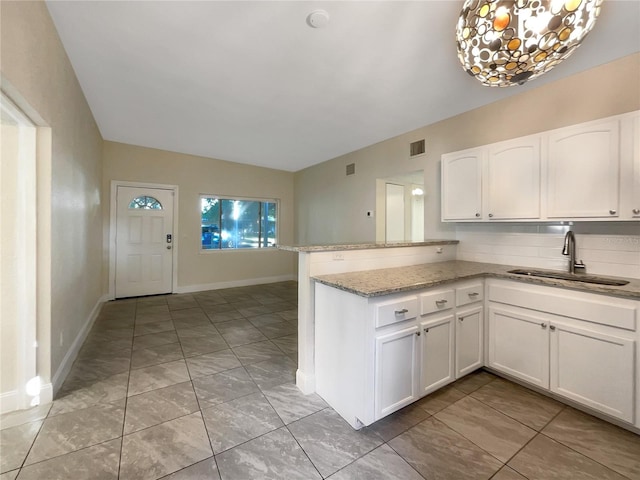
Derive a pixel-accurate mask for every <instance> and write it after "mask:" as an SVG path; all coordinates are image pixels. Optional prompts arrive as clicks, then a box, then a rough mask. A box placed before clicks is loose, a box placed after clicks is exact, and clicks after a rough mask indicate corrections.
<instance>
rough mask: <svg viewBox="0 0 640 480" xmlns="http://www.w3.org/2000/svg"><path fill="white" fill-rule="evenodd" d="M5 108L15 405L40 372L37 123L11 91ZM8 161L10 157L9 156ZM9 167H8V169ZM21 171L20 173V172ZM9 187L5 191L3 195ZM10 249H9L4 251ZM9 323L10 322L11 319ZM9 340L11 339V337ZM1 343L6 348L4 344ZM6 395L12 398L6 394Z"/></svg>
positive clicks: (0, 104) (23, 403) (1, 104)
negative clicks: (9, 125) (11, 145)
mask: <svg viewBox="0 0 640 480" xmlns="http://www.w3.org/2000/svg"><path fill="white" fill-rule="evenodd" d="M0 97H1V101H0V109H1V110H2V113H3V116H5V115H6V116H7V117H8V118H9V119H11V120H13V125H14V126H15V127H16V135H17V145H16V157H15V159H13V155H11V157H12V160H7V161H8V164H6V165H5V167H6V168H7V169H8V170H7V171H5V172H4V173H9V174H10V176H11V177H12V178H13V182H14V183H15V185H16V186H15V191H13V193H8V194H7V195H8V196H7V197H6V198H9V199H11V200H10V201H9V208H10V209H11V211H12V213H13V219H12V220H11V221H10V222H11V223H8V224H6V225H3V226H2V227H1V228H2V229H3V231H2V235H3V236H4V239H5V240H7V244H8V248H9V252H8V253H6V254H7V255H10V256H12V257H13V258H14V262H15V265H14V266H13V267H12V268H10V269H8V271H7V272H6V273H3V277H4V278H3V279H2V280H0V282H2V281H8V282H9V283H11V284H12V285H13V288H14V290H13V295H14V297H15V298H14V300H15V301H14V302H13V303H9V305H12V306H9V307H7V308H4V309H2V310H0V315H6V316H7V318H6V319H5V321H6V322H8V324H10V325H11V326H12V327H13V328H15V337H14V338H13V342H15V346H16V355H15V362H14V363H13V364H12V365H6V366H5V367H4V368H5V371H6V370H8V369H11V367H13V369H14V372H15V383H14V385H13V386H14V387H15V389H14V390H10V391H9V392H5V393H7V394H8V397H7V398H11V399H14V400H11V403H13V404H14V409H23V408H28V406H29V403H30V401H31V398H30V397H29V395H28V394H27V392H26V389H25V387H26V385H27V383H28V382H29V381H30V380H32V379H33V378H35V377H36V376H37V367H36V362H37V350H36V345H37V342H36V340H37V337H36V331H37V324H36V322H37V314H36V307H37V280H38V276H37V263H36V262H37V258H38V250H37V239H38V235H37V232H38V229H37V215H36V213H37V212H38V210H37V205H36V203H37V183H38V176H37V159H38V157H37V141H38V137H37V134H38V132H37V129H36V125H35V124H34V123H33V121H32V120H31V119H30V118H29V117H28V116H27V115H26V114H25V113H24V112H23V111H22V109H21V108H20V107H18V106H17V105H16V104H15V103H14V102H13V100H12V99H11V98H9V96H8V95H6V94H5V93H4V92H0ZM3 164H4V162H3ZM2 170H4V169H2ZM14 176H15V177H14ZM5 193H6V192H3V198H4V195H5ZM3 255H4V254H3ZM6 326H9V325H6ZM5 341H7V339H5ZM0 348H2V347H1V346H0ZM5 401H6V400H5ZM3 408H4V407H3Z"/></svg>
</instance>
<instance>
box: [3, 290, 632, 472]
mask: <svg viewBox="0 0 640 480" xmlns="http://www.w3.org/2000/svg"><path fill="white" fill-rule="evenodd" d="M296 289H297V285H296V284H295V283H294V282H285V283H278V284H270V285H260V286H254V287H244V288H233V289H226V290H217V291H210V292H202V293H197V294H192V295H171V296H159V297H147V298H140V299H137V300H136V299H131V300H120V301H116V302H110V303H108V304H106V305H105V306H104V308H103V310H102V312H101V315H100V318H99V319H98V320H97V321H96V324H95V326H94V328H93V329H92V331H91V333H90V335H89V337H88V338H87V340H86V342H85V344H84V346H83V348H82V351H81V352H80V355H79V357H78V360H77V361H76V363H75V364H74V366H73V368H72V371H71V373H70V374H69V376H68V378H67V380H66V382H65V384H64V385H63V387H62V389H61V391H60V392H59V394H58V396H57V398H56V400H55V401H54V402H53V404H50V405H44V406H41V407H38V408H35V409H32V410H29V411H24V412H16V413H12V414H8V415H4V416H3V417H2V418H0V422H1V424H0V428H1V431H0V434H1V445H0V448H1V450H0V473H1V474H0V480H13V479H15V478H18V479H20V480H24V479H45V480H54V479H64V480H76V479H78V480H81V479H116V478H120V479H157V478H166V479H173V480H177V479H194V480H197V479H222V480H233V479H238V480H251V479H284V480H290V479H305V480H306V479H319V478H331V479H332V480H353V479H362V480H365V479H366V480H375V479H394V480H395V479H398V480H413V479H416V480H419V479H423V478H425V479H453V480H457V479H489V478H492V479H495V480H517V479H553V478H557V479H572V478H575V479H581V480H582V479H598V480H602V479H624V478H627V479H640V436H638V435H635V434H633V433H630V432H627V431H625V430H622V429H619V428H617V427H614V426H612V425H610V424H608V423H605V422H602V421H600V420H597V419H595V418H593V417H591V416H589V415H585V414H583V413H580V412H578V411H576V410H574V409H572V408H569V407H565V406H564V405H562V404H560V403H557V402H555V401H554V400H551V399H548V398H546V397H542V396H540V395H538V394H535V393H533V392H531V391H529V390H527V389H524V388H522V387H520V386H517V385H515V384H513V383H511V382H508V381H505V380H502V379H500V378H497V377H495V376H493V375H491V374H490V373H487V372H484V371H479V372H476V373H475V374H472V375H470V376H468V377H465V378H464V379H461V380H460V381H458V382H456V383H454V384H453V385H451V386H448V387H446V388H444V389H442V390H440V391H438V392H435V393H434V394H432V395H429V396H428V397H425V398H423V399H422V400H420V401H418V402H416V403H414V404H413V405H411V406H409V407H407V408H405V409H403V410H401V411H399V412H396V413H395V414H393V415H391V416H389V417H387V418H385V419H383V420H381V421H379V422H377V423H376V424H374V425H372V426H370V427H368V428H364V429H362V430H361V431H355V430H353V429H351V427H349V426H348V425H347V423H346V422H344V421H343V420H342V419H341V418H340V417H339V416H338V415H337V414H336V413H335V412H334V411H333V410H332V409H331V408H328V407H327V405H326V404H325V403H324V401H323V400H322V399H321V398H319V397H318V396H317V395H309V396H304V395H302V394H301V393H300V391H299V390H298V389H297V388H296V387H295V385H294V383H293V382H294V380H295V370H296V353H297V334H296V330H297V310H296V302H297V295H296Z"/></svg>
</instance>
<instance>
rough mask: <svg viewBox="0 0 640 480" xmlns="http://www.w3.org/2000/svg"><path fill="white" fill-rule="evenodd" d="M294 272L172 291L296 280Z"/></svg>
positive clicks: (180, 291)
mask: <svg viewBox="0 0 640 480" xmlns="http://www.w3.org/2000/svg"><path fill="white" fill-rule="evenodd" d="M296 279H297V277H296V275H294V274H288V275H277V276H273V277H260V278H247V279H244V280H231V281H228V282H216V283H201V284H199V285H186V286H183V287H178V288H176V289H174V293H193V292H203V291H205V290H220V289H222V288H234V287H248V286H251V285H260V284H263V283H277V282H287V281H292V280H296Z"/></svg>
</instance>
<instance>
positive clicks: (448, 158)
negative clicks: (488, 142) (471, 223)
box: [442, 148, 484, 220]
mask: <svg viewBox="0 0 640 480" xmlns="http://www.w3.org/2000/svg"><path fill="white" fill-rule="evenodd" d="M483 158H484V149H482V148H475V149H471V150H465V151H463V152H456V153H450V154H446V155H443V156H442V220H480V218H481V217H482V165H483Z"/></svg>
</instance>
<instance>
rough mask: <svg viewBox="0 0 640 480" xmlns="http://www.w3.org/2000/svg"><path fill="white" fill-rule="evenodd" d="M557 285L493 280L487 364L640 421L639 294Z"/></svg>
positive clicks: (569, 397) (630, 420) (611, 414)
mask: <svg viewBox="0 0 640 480" xmlns="http://www.w3.org/2000/svg"><path fill="white" fill-rule="evenodd" d="M558 291H559V290H558V289H554V288H550V287H541V286H533V285H526V286H525V285H523V284H521V283H518V282H508V281H504V280H491V281H489V282H488V292H489V295H488V296H489V304H488V308H487V311H488V329H489V334H488V358H487V365H488V366H489V367H490V368H493V369H495V370H497V371H500V372H503V373H505V374H508V375H510V376H512V377H515V378H518V379H521V380H523V381H525V382H528V383H530V384H533V385H536V386H538V387H541V388H545V389H549V390H550V391H551V392H553V393H554V394H556V395H559V396H562V397H565V398H567V399H570V400H572V401H575V402H577V403H579V404H581V405H585V406H587V407H590V408H592V409H594V410H597V411H599V412H602V413H605V414H607V415H610V416H612V417H615V418H618V419H620V420H624V421H625V422H628V423H631V424H634V422H635V423H636V425H638V424H640V419H638V418H636V413H635V412H636V411H637V410H639V409H640V385H639V382H640V380H639V377H640V373H639V371H638V369H639V368H640V361H639V360H638V359H637V357H636V344H637V338H638V333H637V328H636V317H637V311H638V310H639V308H638V304H639V302H634V301H631V300H624V299H615V298H613V297H607V296H602V295H596V294H589V293H582V292H571V291H566V290H560V292H563V293H562V295H558ZM505 303H506V304H505ZM538 309H539V310H538ZM553 312H562V313H563V316H560V315H557V314H554V313H553Z"/></svg>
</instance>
